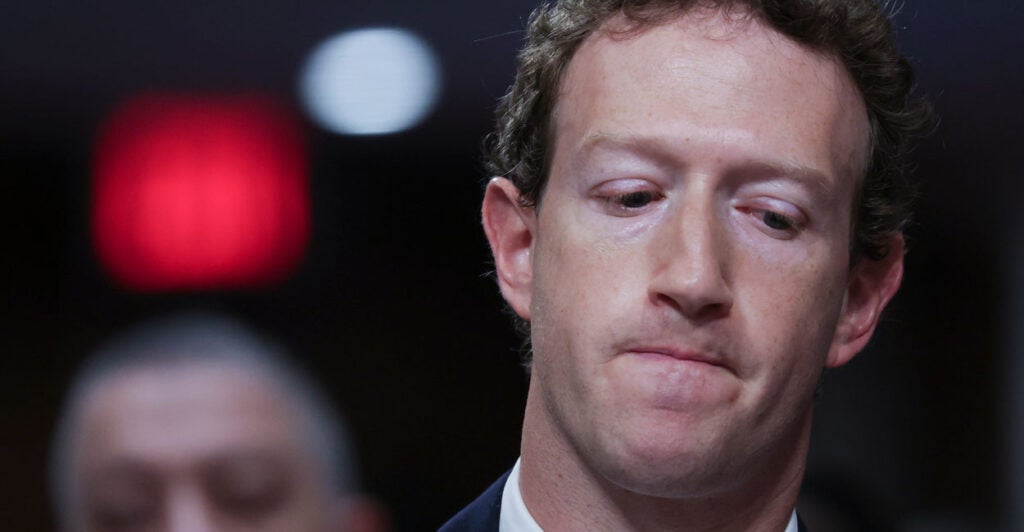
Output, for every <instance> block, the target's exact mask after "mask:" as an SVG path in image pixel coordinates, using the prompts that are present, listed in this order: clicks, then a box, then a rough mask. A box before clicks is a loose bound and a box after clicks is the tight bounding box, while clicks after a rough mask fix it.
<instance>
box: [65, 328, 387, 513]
mask: <svg viewBox="0 0 1024 532" xmlns="http://www.w3.org/2000/svg"><path fill="white" fill-rule="evenodd" d="M51 482H52V488H53V493H54V499H55V501H54V502H55V507H56V510H57V513H58V519H59V521H60V526H61V528H62V529H63V530H65V531H97V532H100V531H137V530H146V531H151V530H152V531H158V530H167V531H171V530H175V531H177V530H181V531H189V532H197V531H205V530H218V531H226V530H254V531H255V530H274V531H304V532H305V531H310V532H312V531H317V532H320V531H328V530H367V529H372V528H374V527H375V526H377V525H379V524H381V523H382V521H381V519H380V516H379V515H377V514H376V513H375V511H374V509H373V508H372V505H369V504H368V503H367V502H366V500H365V499H363V498H361V497H359V496H358V495H357V492H356V486H355V465H354V463H353V461H352V456H351V454H350V446H349V443H348V442H347V439H346V437H345V433H344V431H343V429H342V426H341V425H340V419H339V418H338V417H337V416H336V414H335V413H334V412H333V411H332V410H331V409H330V408H329V406H328V404H327V402H326V401H325V400H324V399H323V398H322V397H321V396H320V394H319V393H318V392H317V391H316V389H315V388H314V387H313V386H312V385H311V382H310V381H309V380H308V379H307V378H306V377H305V376H304V375H303V374H302V373H300V372H299V371H297V369H296V368H295V367H293V366H292V365H290V364H289V363H288V362H287V361H286V359H285V358H284V357H283V356H282V354H281V352H280V351H279V350H277V349H276V348H274V347H272V346H271V345H270V344H267V343H266V342H264V341H262V340H261V339H259V338H258V337H257V336H255V335H254V334H253V333H251V332H249V331H248V330H246V329H245V328H244V327H242V326H240V325H239V324H237V323H235V322H233V321H231V320H229V319H225V318H223V317H216V316H207V315H191V316H182V317H178V318H174V319H169V320H165V321H160V322H156V323H152V324H149V325H146V326H143V327H141V328H138V329H136V330H133V331H131V332H130V333H128V334H126V335H125V336H122V337H120V338H118V339H115V340H114V341H113V342H112V343H111V344H109V345H107V346H105V347H103V348H101V349H100V350H99V351H98V352H97V353H96V354H95V355H94V357H93V358H91V359H90V360H88V361H87V362H86V364H85V365H84V367H83V368H82V369H81V370H80V371H79V373H78V375H77V376H76V378H75V379H74V382H73V384H72V387H71V391H70V393H69V395H68V398H67V402H66V405H65V407H64V409H63V412H62V415H61V418H60V421H59V425H58V427H57V435H56V440H55V444H54V448H53V457H52V461H51Z"/></svg>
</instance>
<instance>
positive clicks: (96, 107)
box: [0, 0, 1024, 530]
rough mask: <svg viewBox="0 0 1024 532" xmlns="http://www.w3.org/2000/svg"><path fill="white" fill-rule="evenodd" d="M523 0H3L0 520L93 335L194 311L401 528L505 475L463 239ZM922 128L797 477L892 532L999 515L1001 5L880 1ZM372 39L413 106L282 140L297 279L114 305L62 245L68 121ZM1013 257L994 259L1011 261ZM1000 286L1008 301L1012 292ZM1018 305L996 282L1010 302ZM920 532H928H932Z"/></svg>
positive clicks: (1011, 138) (1021, 57) (1010, 415)
mask: <svg viewBox="0 0 1024 532" xmlns="http://www.w3.org/2000/svg"><path fill="white" fill-rule="evenodd" d="M535 4H536V2H534V1H527V0H503V1H501V2H479V1H470V0H446V1H445V0H442V1H437V2H430V3H425V2H420V1H412V0H406V1H399V0H376V1H359V0H348V1H339V0H334V1H325V0H316V1H313V0H310V1H304V2H287V3H286V2H260V3H256V2H243V1H241V0H206V1H203V2H138V1H127V0H108V1H106V2H70V1H61V2H53V1H50V2H47V1H38V2H27V1H22V2H13V3H7V4H5V6H4V8H3V13H2V16H0V201H2V204H0V207H2V208H0V212H2V215H3V218H2V221H3V225H2V232H0V235H2V238H3V241H2V242H3V248H2V250H3V260H2V261H0V264H2V268H3V270H2V273H3V276H2V279H3V280H4V281H3V284H2V293H3V302H4V305H3V306H2V310H0V312H2V313H3V314H2V320H0V341H2V343H0V348H2V351H0V357H2V366H0V375H2V376H3V377H2V378H3V381H2V383H0V390H2V392H0V393H2V394H3V395H2V396H0V399H2V402H0V404H2V405H3V406H2V407H0V423H2V424H0V434H2V436H0V442H2V457H3V468H2V470H0V471H2V472H3V482H2V486H3V487H2V488H0V523H3V528H4V529H7V530H39V529H46V528H49V527H50V526H52V523H51V521H50V509H49V506H48V501H47V497H46V486H45V478H44V473H45V462H46V454H47V448H48V445H49V439H50V436H51V430H52V427H53V424H54V419H55V416H56V413H57V410H58V407H59V403H60V400H61V399H62V396H63V392H64V388H65V386H66V384H67V382H68V379H69V378H70V376H71V372H72V370H73V369H74V367H75V366H76V364H77V363H78V362H79V361H81V360H82V358H83V357H84V356H85V355H86V354H87V353H88V352H89V351H90V350H91V349H93V348H95V347H96V346H97V344H98V343H100V342H101V341H103V340H105V339H107V338H109V337H110V336H111V335H113V334H116V333H117V332H118V331H121V330H123V329H124V328H125V327H127V326H129V325H131V324H133V323H136V322H138V321H139V320H142V319H144V318H147V317H153V316H159V315H163V314H166V313H168V312H173V311H178V310H187V309H194V308H203V309H212V310H219V311H224V312H228V313H230V314H232V315H235V316H238V317H240V318H242V319H243V320H245V321H247V322H249V323H250V324H252V325H255V326H257V327H258V328H259V329H261V330H262V331H264V332H265V333H267V334H268V335H270V336H272V337H275V338H277V339H278V340H280V341H281V342H282V343H284V344H286V345H288V346H289V347H291V348H292V350H293V351H294V352H295V353H297V354H300V355H301V358H302V361H303V362H304V363H305V364H306V365H307V366H309V367H310V368H311V369H312V370H313V371H314V372H315V373H316V374H317V375H318V376H319V378H320V381H321V383H322V384H323V385H325V386H326V387H328V388H329V390H330V391H331V393H332V397H333V398H334V399H335V400H336V401H337V403H338V405H340V406H341V407H342V409H343V410H344V411H345V412H346V414H347V417H348V418H349V421H350V424H351V425H352V427H353V429H354V432H355V434H356V441H357V444H358V448H359V451H360V453H361V456H362V463H363V466H362V469H363V478H364V484H365V487H366V489H367V490H368V491H369V492H371V493H372V494H374V495H376V496H378V497H379V498H381V499H382V500H383V501H384V502H385V503H386V504H387V505H388V506H389V507H390V509H391V511H392V513H393V517H394V519H395V521H396V523H397V524H398V525H399V527H400V529H401V530H428V529H433V528H436V527H437V526H438V525H439V524H440V523H441V522H443V521H444V519H445V518H447V517H448V516H449V515H451V514H452V513H454V512H455V511H456V510H457V509H459V508H460V507H461V506H462V505H464V504H465V503H467V502H468V501H470V500H471V499H472V498H474V497H475V496H476V495H477V494H478V493H479V492H480V491H482V490H483V489H484V488H485V487H486V486H487V485H489V484H490V482H492V481H493V480H494V479H495V478H497V476H498V475H499V474H501V473H502V472H503V471H505V470H506V469H507V468H508V467H510V466H511V464H512V463H513V461H514V460H515V458H516V456H517V454H518V450H517V449H518V440H519V424H520V421H521V415H522V408H523V402H524V398H525V391H526V377H525V374H524V372H523V371H522V370H521V368H520V367H519V362H518V356H517V354H516V347H517V345H518V341H517V340H516V338H515V336H514V335H513V334H512V331H511V327H510V326H509V324H508V321H507V319H506V317H505V316H503V315H502V313H501V311H500V309H501V301H500V297H499V295H498V293H497V290H496V288H495V286H494V283H493V281H492V280H491V279H490V278H488V276H487V272H488V271H489V270H490V266H489V264H488V257H489V254H488V251H487V248H486V242H485V240H484V237H483V233H482V231H481V230H480V229H479V223H478V205H479V201H480V198H481V190H482V188H481V187H482V179H483V177H485V176H484V175H483V173H482V170H481V165H480V163H479V155H478V151H479V150H478V147H479V144H480V139H481V137H482V136H483V135H484V133H486V131H487V130H488V129H489V126H490V122H491V113H492V108H493V106H494V103H495V100H496V99H497V98H498V97H499V96H500V95H501V94H502V93H503V92H504V89H505V87H506V86H507V84H508V83H509V82H510V80H511V75H512V72H513V56H514V53H515V50H516V48H517V47H518V46H519V44H520V42H521V38H522V33H521V30H522V28H523V26H524V24H525V19H526V17H527V15H528V13H529V11H530V10H531V8H532V7H533V6H534V5H535ZM896 21H897V25H898V26H899V28H900V31H901V34H900V38H901V42H902V46H903V48H904V51H905V52H906V53H907V54H908V55H909V56H910V57H911V58H912V60H913V63H914V64H915V65H916V67H917V69H918V72H919V76H920V85H921V89H922V92H923V93H924V94H926V95H928V96H929V97H930V98H931V99H932V100H933V101H934V103H935V107H936V109H937V111H938V113H939V115H940V117H941V119H942V122H941V125H940V127H939V129H938V130H937V132H936V133H935V134H934V135H933V136H932V137H931V138H930V139H929V140H928V141H927V142H925V143H924V144H923V145H922V146H921V147H920V148H919V149H918V150H917V152H916V159H917V161H918V164H919V168H918V170H917V171H916V175H917V176H918V177H919V178H920V180H921V181H922V191H923V196H922V199H921V201H920V204H919V209H918V216H917V218H916V223H915V224H914V226H913V227H912V229H911V232H910V233H911V239H912V240H911V242H912V244H911V251H910V254H909V256H908V258H907V276H906V280H905V283H904V286H903V289H902V290H901V292H900V294H899V295H898V296H897V299H896V301H895V302H894V304H893V305H892V308H891V309H890V311H889V312H888V314H887V317H886V320H885V323H883V325H882V327H881V329H880V331H879V332H878V334H877V336H876V339H875V340H874V341H873V342H872V344H871V346H870V347H869V348H868V349H867V350H866V351H865V352H864V353H862V354H861V355H860V356H859V357H858V358H856V359H855V360H854V361H853V363H852V364H851V365H849V366H848V367H846V368H843V369H840V370H838V371H835V372H832V373H830V374H829V375H828V376H827V377H826V381H825V384H824V388H823V390H822V395H821V398H820V400H819V408H818V411H817V413H816V418H817V419H816V427H815V433H814V439H813V442H812V452H811V457H810V460H809V473H808V484H809V486H812V487H813V486H822V485H824V486H829V485H836V484H838V485H841V486H848V487H849V486H855V487H856V488H857V489H855V490H854V493H856V494H857V495H856V496H857V497H860V498H863V499H865V500H867V501H874V503H872V504H871V507H873V508H875V509H876V511H877V512H881V513H884V514H886V515H888V516H889V517H891V519H892V520H893V521H894V522H896V523H899V524H900V527H901V529H904V530H940V529H942V530H946V529H948V528H939V527H940V523H947V524H948V523H954V524H955V523H960V524H961V526H964V527H967V528H965V529H984V528H983V527H995V526H997V525H1000V524H1002V526H1003V527H1004V528H1006V529H1013V530H1024V524H1021V523H1017V524H1016V526H1015V524H1014V523H1013V522H1012V519H1013V517H1012V516H1013V512H1011V510H1012V509H1013V508H1015V507H1016V506H1017V505H1019V504H1018V502H1017V501H1018V500H1019V499H1018V496H1019V495H1020V494H1018V493H1016V491H1015V488H1014V482H1015V481H1016V479H1015V478H1013V477H1014V475H1013V474H1011V473H1010V470H1011V469H1010V468H1011V465H1012V464H1013V463H1015V462H1016V458H1014V456H1015V453H1019V452H1021V449H1019V448H1018V447H1019V446H1018V445H1016V443H1015V442H1016V441H1015V440H1014V439H1013V430H1012V429H1013V427H1015V426H1017V425H1018V424H1020V423H1021V422H1020V421H1018V420H1017V419H1016V418H1015V415H1014V410H1013V408H1012V407H1010V406H1007V405H1012V403H1013V400H1012V399H1013V397H1014V395H1015V391H1016V388H1017V387H1020V384H1024V382H1022V383H1017V382H1016V380H1015V379H1014V378H1013V373H1012V370H1013V368H1014V367H1015V366H1014V363H1015V361H1014V359H1013V355H1017V354H1019V353H1017V349H1016V348H1015V347H1014V344H1013V338H1014V337H1013V334H1012V333H1013V331H1015V330H1016V328H1017V327H1019V326H1020V325H1021V323H1022V321H1024V320H1022V319H1021V317H1020V316H1017V315H1016V314H1014V313H1013V312H1012V310H1013V309H1014V308H1024V305H1022V304H1021V303H1020V302H1019V301H1017V300H1014V299H1012V298H1011V297H1010V294H1011V293H1012V292H1011V291H1010V290H1009V288H1008V287H1010V286H1015V285H1018V284H1021V283H1022V282H1024V281H1022V279H1021V278H1022V277H1024V276H1022V274H1021V273H1020V270H1021V265H1022V263H1021V262H1019V257H1020V256H1021V255H1022V254H1021V253H1020V249H1021V247H1022V246H1021V243H1022V242H1024V231H1022V223H1021V222H1022V221H1024V217H1022V216H1021V215H1020V214H1019V204H1020V203H1021V197H1022V196H1024V182H1022V181H1021V179H1022V178H1024V157H1022V156H1021V153H1020V150H1019V149H1018V146H1019V144H1020V143H1021V138H1020V131H1021V129H1022V127H1024V114H1022V111H1021V105H1020V101H1021V98H1022V96H1024V66H1022V65H1024V37H1022V34H1024V31H1022V30H1021V26H1022V23H1024V11H1022V8H1021V7H1020V4H1019V3H1017V2H1010V1H995V0H975V1H971V2H967V1H966V0H931V1H924V0H916V1H909V0H908V1H907V2H905V3H904V4H903V6H902V9H901V10H900V12H899V14H898V15H897V17H896ZM363 26H398V27H403V28H406V29H409V30H412V31H414V32H416V33H417V34H418V35H420V36H421V37H422V38H423V39H424V40H425V41H427V42H428V43H429V44H430V45H432V46H433V47H434V49H435V51H436V52H437V54H438V56H439V57H440V60H441V66H442V68H443V88H442V90H443V93H442V96H441V100H440V102H439V104H438V106H437V107H436V108H435V110H434V111H433V113H432V114H431V115H430V116H429V117H428V118H427V119H426V120H425V121H424V122H423V123H422V124H421V125H420V126H418V127H416V128H414V129H412V130H409V131H407V132H404V133H400V134H396V135H388V136H380V137H370V138H357V137H345V136H338V135H333V134H330V133H327V132H324V131H321V130H319V129H317V128H316V127H315V126H314V125H312V123H309V124H307V126H306V127H307V134H308V138H309V141H310V156H311V161H312V165H311V168H312V170H311V172H312V173H311V180H312V192H313V198H314V222H315V226H314V234H313V240H312V243H311V246H310V249H309V252H308V254H307V257H306V260H305V261H304V262H303V264H302V266H301V268H300V269H299V271H298V273H297V274H296V275H295V276H294V277H292V278H291V279H290V280H288V281H287V282H285V283H284V284H281V285H279V286H276V287H273V288H269V289H260V290H245V291H229V292H209V293H175V294H156V295H140V294H135V293H132V292H130V291H127V290H124V289H122V288H120V287H118V286H117V285H116V284H115V283H114V282H113V281H111V280H110V279H109V278H108V277H107V276H106V275H105V274H104V272H103V271H101V270H100V268H99V266H98V265H97V262H96V259H95V257H94V255H93V252H92V251H91V248H90V243H89V226H88V220H89V200H90V198H89V178H90V170H89V167H90V161H91V152H92V143H93V141H94V137H95V133H96V129H97V127H98V125H99V123H100V122H101V120H102V119H103V117H104V116H105V114H106V113H108V112H109V111H110V110H111V109H112V108H113V107H114V106H115V105H116V104H117V103H118V102H120V101H122V100H123V99H125V98H127V97H129V96H131V95H132V94H135V93H138V92H140V91H150V90H158V89H159V90H174V91H183V92H219V93H224V92H231V91H253V90H258V91H262V92H266V93H269V94H271V95H274V96H277V97H278V98H280V99H282V100H283V101H285V102H289V103H291V104H292V105H293V106H295V108H296V109H298V108H299V103H298V100H297V95H296V90H295V86H296V79H297V76H298V74H299V71H300V68H301V65H302V63H303V61H304V59H305V57H306V54H308V53H309V52H310V51H311V49H312V48H313V47H314V46H315V45H316V44H317V43H318V42H320V41H321V40H322V39H325V38H327V37H328V36H330V35H333V34H335V33H337V32H339V31H342V30H346V29H355V28H358V27H363ZM1015 257H1018V258H1017V259H1015ZM1021 292H1024V291H1021ZM1018 293H1020V292H1018ZM941 526H947V525H941Z"/></svg>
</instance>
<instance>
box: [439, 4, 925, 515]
mask: <svg viewBox="0 0 1024 532" xmlns="http://www.w3.org/2000/svg"><path fill="white" fill-rule="evenodd" d="M911 87H912V76H911V72H910V70H909V67H908V65H907V63H906V61H905V60H904V59H903V58H902V57H901V56H900V55H899V54H898V53H897V52H896V50H895V48H894V45H893V42H892V35H891V28H890V25H889V22H888V20H887V18H886V16H885V15H884V13H882V12H881V11H880V9H879V7H878V6H877V5H876V4H875V3H874V2H873V1H871V0H774V1H771V0H763V1H756V0H752V1H700V2H697V1H685V0H675V1H667V0H661V1H658V0H648V1H639V0H637V1H627V0H617V1H615V0H564V1H559V2H556V3H555V4H554V5H552V6H545V7H541V8H540V9H539V10H538V11H536V12H535V13H534V15H533V16H532V17H531V20H530V24H529V29H528V35H527V43H526V47H525V48H524V50H523V51H522V52H521V54H520V58H519V71H518V73H517V78H516V80H515V83H514V84H513V86H512V88H511V89H510V91H509V93H508V94H507V95H506V97H505V99H504V100H503V101H502V104H501V107H500V108H499V112H498V129H497V131H496V132H495V134H494V135H493V136H492V138H491V154H490V164H491V167H490V170H491V171H492V175H496V176H499V177H495V178H494V179H492V180H491V182H490V183H489V184H488V186H487V190H486V193H485V197H484V201H483V209H482V210H483V225H484V229H485V232H486V234H487V238H488V240H489V242H490V245H491V249H492V251H493V254H494V262H495V268H496V273H497V279H498V284H499V287H500V289H501V292H502V295H503V296H504V298H505V300H506V301H507V302H508V304H509V306H510V307H511V308H512V310H513V311H514V312H515V314H516V315H517V316H518V317H519V318H521V320H522V323H521V325H523V328H524V329H527V330H528V332H529V335H530V336H529V338H530V342H531V347H532V352H533V354H532V362H531V381H530V387H529V392H528V398H527V404H526V413H525V419H524V422H523V433H522V434H523V435H522V445H521V458H520V460H519V461H518V462H517V463H516V464H515V467H514V468H513V469H512V471H511V472H510V473H509V474H507V475H506V476H505V477H503V478H502V479H500V480H499V481H498V482H497V483H495V484H494V485H493V486H492V487H491V488H490V489H489V490H488V491H487V492H486V493H485V494H484V495H482V496H481V497H480V498H479V499H478V500H477V501H476V502H474V503H473V504H471V505H470V506H469V507H468V508H466V509H465V510H463V511H462V512H461V513H460V514H459V515H457V516H455V517H454V518H453V519H452V520H451V521H450V522H449V523H447V524H446V525H445V526H443V527H442V530H445V531H458V530H502V531H520V530H540V529H543V530H549V531H562V530H586V531H596V530H609V531H611V530H615V531H619V530H723V531H725V530H727V531H750V530H755V531H777V532H782V531H787V532H795V531H796V530H798V529H799V528H802V526H801V525H798V521H799V520H798V518H797V516H796V513H795V512H794V504H795V501H796V499H797V493H798V491H799V487H800V482H801V478H802V476H803V472H804V465H805V458H806V454H807V445H808V439H809V435H810V428H811V413H812V407H813V396H814V391H815V387H816V385H817V384H818V381H819V379H820V377H821V375H822V372H823V370H824V369H825V368H833V367H837V366H841V365H843V364H845V363H846V362H848V361H849V360H850V359H851V358H853V356H854V355H855V354H857V352H858V351H860V350H861V349H862V348H863V347H864V346H865V345H866V344H867V342H868V340H869V339H870V337H871V335H872V332H873V331H874V328H875V326H876V324H877V323H878V319H879V315H880V314H881V312H882V310H883V308H884V307H885V306H886V304H887V303H888V302H889V300H890V298H891V297H892V296H893V294H894V293H895V292H896V290H897V288H898V287H899V284H900V280H901V276H902V271H903V251H904V241H903V237H902V227H903V225H904V223H905V220H906V217H907V204H908V203H909V199H910V195H911V192H910V189H909V186H908V185H907V184H906V183H905V181H904V180H903V176H902V172H901V157H902V156H903V155H904V153H905V151H906V149H907V141H908V138H909V137H910V135H911V134H912V133H913V132H915V131H917V130H918V129H919V128H921V127H923V126H924V125H925V124H926V121H927V108H926V107H925V106H923V105H922V104H918V103H916V102H914V101H913V100H911V99H910V97H909V92H910V89H911Z"/></svg>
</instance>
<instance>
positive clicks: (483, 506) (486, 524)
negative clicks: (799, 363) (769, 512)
mask: <svg viewBox="0 0 1024 532" xmlns="http://www.w3.org/2000/svg"><path fill="white" fill-rule="evenodd" d="M509 473H511V471H509V472H506V473H505V474H504V475H502V476H501V478H499V479H498V481H497V482H495V483H494V484H491V487H489V488H487V491H485V492H484V493H483V495H480V496H479V497H477V498H476V500H475V501H473V502H471V503H469V506H467V507H465V508H463V509H462V511H461V512H459V513H457V514H455V517H452V518H451V519H449V520H448V522H447V523H445V524H444V525H441V528H440V529H439V530H438V532H498V521H499V520H500V518H501V496H502V493H503V491H504V490H505V481H506V480H508V475H509ZM796 521H797V525H799V526H800V532H807V527H805V526H804V522H803V521H801V520H800V516H799V515H798V516H797V517H796Z"/></svg>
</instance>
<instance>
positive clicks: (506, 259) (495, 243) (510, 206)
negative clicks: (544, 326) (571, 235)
mask: <svg viewBox="0 0 1024 532" xmlns="http://www.w3.org/2000/svg"><path fill="white" fill-rule="evenodd" d="M535 212H536V211H535V210H534V208H532V207H523V206H521V205H520V204H519V189H518V188H517V187H516V186H515V184H513V183H512V182H511V181H509V180H508V179H506V178H504V177H495V178H493V179H491V182H490V183H488V184H487V191H486V192H485V193H484V202H483V207H482V209H481V214H482V217H483V225H484V233H486V234H487V241H488V242H489V243H490V244H491V252H492V253H493V254H494V268H495V270H496V273H497V276H498V287H499V288H500V289H501V294H502V295H503V296H504V297H505V301H508V304H509V305H510V306H511V307H512V309H513V310H514V311H515V312H516V314H518V315H519V316H520V317H521V318H523V319H525V320H529V319H530V295H531V290H532V282H533V263H532V259H531V255H532V251H533V235H534V231H535V228H536V216H535Z"/></svg>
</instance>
